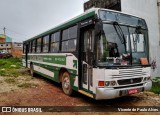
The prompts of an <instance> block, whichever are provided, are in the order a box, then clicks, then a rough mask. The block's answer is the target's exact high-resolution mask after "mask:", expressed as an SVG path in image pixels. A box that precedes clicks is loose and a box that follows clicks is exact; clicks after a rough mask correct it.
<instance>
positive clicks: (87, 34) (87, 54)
mask: <svg viewBox="0 0 160 115" xmlns="http://www.w3.org/2000/svg"><path fill="white" fill-rule="evenodd" d="M81 38H82V39H81V40H82V42H81V46H80V47H81V72H82V74H81V87H82V90H84V91H87V92H90V93H91V92H92V87H93V79H92V77H93V75H92V73H93V72H92V71H93V66H92V61H93V45H94V29H93V28H89V29H85V30H83V31H81Z"/></svg>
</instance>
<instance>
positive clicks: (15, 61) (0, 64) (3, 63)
mask: <svg viewBox="0 0 160 115" xmlns="http://www.w3.org/2000/svg"><path fill="white" fill-rule="evenodd" d="M12 65H15V66H12ZM21 67H22V60H21V58H8V59H0V69H12V68H14V69H20V68H21Z"/></svg>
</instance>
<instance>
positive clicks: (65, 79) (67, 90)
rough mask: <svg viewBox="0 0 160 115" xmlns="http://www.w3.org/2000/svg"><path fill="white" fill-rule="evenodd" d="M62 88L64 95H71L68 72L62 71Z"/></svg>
mask: <svg viewBox="0 0 160 115" xmlns="http://www.w3.org/2000/svg"><path fill="white" fill-rule="evenodd" d="M62 89H63V92H64V93H65V94H66V95H69V96H71V95H72V92H73V90H72V87H71V83H70V75H69V73H68V72H64V73H63V75H62Z"/></svg>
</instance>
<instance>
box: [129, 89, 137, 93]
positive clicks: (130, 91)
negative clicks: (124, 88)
mask: <svg viewBox="0 0 160 115" xmlns="http://www.w3.org/2000/svg"><path fill="white" fill-rule="evenodd" d="M135 93H138V89H130V90H128V94H135Z"/></svg>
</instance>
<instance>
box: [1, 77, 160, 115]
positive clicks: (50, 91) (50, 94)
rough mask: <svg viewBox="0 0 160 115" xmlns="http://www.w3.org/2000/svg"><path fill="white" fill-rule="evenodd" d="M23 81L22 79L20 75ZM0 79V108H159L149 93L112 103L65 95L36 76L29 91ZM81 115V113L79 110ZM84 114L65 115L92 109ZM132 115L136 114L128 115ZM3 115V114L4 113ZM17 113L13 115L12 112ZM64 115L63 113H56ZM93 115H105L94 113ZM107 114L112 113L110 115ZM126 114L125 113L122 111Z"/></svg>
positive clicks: (155, 97)
mask: <svg viewBox="0 0 160 115" xmlns="http://www.w3.org/2000/svg"><path fill="white" fill-rule="evenodd" d="M21 77H22V79H23V76H21ZM2 80H3V79H2V76H1V77H0V81H1V82H0V106H64V107H65V106H100V107H106V109H107V108H109V107H113V106H124V107H128V106H159V107H160V96H159V95H157V94H154V93H151V92H143V93H139V94H135V95H131V96H125V97H121V98H116V99H111V100H100V101H96V100H93V99H91V98H88V97H86V96H84V95H81V94H79V93H75V95H74V96H73V97H69V96H67V95H65V94H64V93H63V91H62V89H61V85H60V84H57V83H55V82H53V81H51V80H48V79H45V78H42V77H40V76H37V77H35V78H34V79H32V80H31V81H32V82H33V83H35V84H36V85H33V86H31V87H29V88H21V87H15V86H14V85H7V84H6V83H5V82H2ZM82 112H83V111H82ZM90 112H91V113H89V112H85V113H73V112H71V113H67V114H69V115H71V114H92V110H91V111H90ZM129 113H130V114H132V115H135V114H137V112H129ZM4 114H5V113H4ZM13 114H16V113H13ZM57 114H63V113H61V112H60V113H59V112H58V113H57ZM94 114H105V112H103V113H101V112H100V113H99V112H98V113H97V112H94ZM108 114H113V112H109V113H108ZM114 114H124V112H122V113H119V112H116V113H114ZM125 114H126V112H125ZM127 114H128V113H127ZM139 114H142V115H143V114H158V113H157V112H152V113H148V112H145V113H142V112H139Z"/></svg>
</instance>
